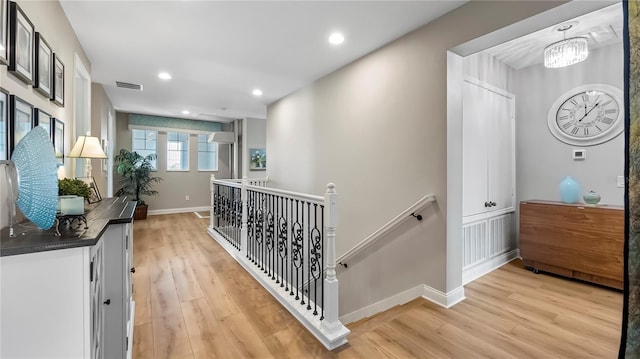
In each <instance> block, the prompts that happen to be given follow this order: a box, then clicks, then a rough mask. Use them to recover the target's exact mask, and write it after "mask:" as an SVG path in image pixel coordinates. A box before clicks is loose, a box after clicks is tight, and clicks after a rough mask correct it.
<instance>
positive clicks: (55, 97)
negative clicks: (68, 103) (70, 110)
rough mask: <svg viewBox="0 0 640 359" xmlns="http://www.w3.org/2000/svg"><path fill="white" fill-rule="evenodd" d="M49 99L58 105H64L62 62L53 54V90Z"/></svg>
mask: <svg viewBox="0 0 640 359" xmlns="http://www.w3.org/2000/svg"><path fill="white" fill-rule="evenodd" d="M51 101H53V103H55V104H56V105H58V106H61V107H64V64H63V63H62V61H60V58H59V57H58V56H57V55H56V54H53V92H52V93H51Z"/></svg>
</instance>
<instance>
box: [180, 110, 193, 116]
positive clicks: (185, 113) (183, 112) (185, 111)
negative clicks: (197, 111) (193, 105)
mask: <svg viewBox="0 0 640 359" xmlns="http://www.w3.org/2000/svg"><path fill="white" fill-rule="evenodd" d="M190 113H191V112H189V111H188V110H183V111H182V114H183V115H188V114H190Z"/></svg>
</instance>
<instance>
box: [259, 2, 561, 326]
mask: <svg viewBox="0 0 640 359" xmlns="http://www.w3.org/2000/svg"><path fill="white" fill-rule="evenodd" d="M559 3H560V2H537V1H518V2H503V1H497V2H490V1H481V2H470V3H468V4H466V5H464V6H462V7H460V8H458V9H456V10H454V11H453V12H451V13H449V14H447V15H445V16H444V17H442V18H440V19H438V20H436V21H434V22H432V23H430V24H428V25H426V26H424V27H422V28H420V29H418V30H416V31H415V32H412V33H410V34H408V35H406V36H404V37H402V38H400V39H398V40H397V41H394V42H392V43H390V44H388V45H387V46H385V47H383V48H381V49H379V50H377V51H374V52H373V53H371V54H369V55H367V56H365V57H363V58H361V59H359V60H357V61H355V62H354V63H352V64H350V65H348V66H345V67H344V68H342V69H340V70H338V71H336V72H334V73H332V74H330V75H328V76H326V77H324V78H322V79H320V80H318V81H317V82H315V83H314V84H312V85H310V86H307V87H305V88H303V89H301V90H299V91H297V92H295V93H293V94H291V95H289V96H287V97H285V98H283V99H282V100H280V101H278V102H276V103H274V104H272V105H270V106H269V107H268V111H267V148H268V150H269V157H270V162H269V166H268V169H267V174H268V176H269V178H270V180H272V182H273V184H274V185H275V186H277V187H280V188H286V189H290V190H294V191H301V192H310V193H315V194H322V193H323V192H324V186H325V184H326V183H328V182H335V183H336V185H337V191H338V193H339V194H340V202H339V203H340V204H339V205H340V215H339V225H338V228H337V237H336V241H337V243H336V250H337V254H338V255H340V254H342V253H344V252H345V251H347V250H348V249H350V248H352V247H353V246H355V245H356V244H357V243H358V242H360V241H362V240H363V239H364V238H366V237H367V236H368V235H369V234H371V233H372V232H374V231H375V230H377V229H378V228H380V227H381V226H382V225H383V224H384V223H386V222H388V221H389V220H390V219H392V218H393V217H395V216H396V215H397V214H399V213H400V212H402V211H403V210H404V209H406V208H407V207H409V206H410V205H411V204H413V203H414V202H415V201H417V200H418V199H419V198H421V197H422V196H424V195H425V194H427V193H434V194H435V195H436V198H437V204H436V205H435V207H433V208H430V209H429V210H427V211H425V212H426V213H425V214H426V218H425V221H423V222H422V223H417V222H415V221H413V222H407V223H408V224H407V226H409V227H410V228H408V227H403V228H402V229H398V230H397V233H394V237H395V239H394V244H393V245H389V246H386V247H384V246H383V247H382V248H380V249H379V250H380V251H381V252H380V254H379V255H369V256H368V257H366V258H361V259H359V260H360V261H361V263H364V262H366V265H360V264H358V265H356V264H354V265H353V266H352V265H351V263H350V267H349V269H347V270H346V272H342V273H341V274H340V290H341V296H340V297H341V302H340V312H341V314H345V313H349V312H351V311H352V310H355V309H358V308H361V307H363V306H365V305H368V304H371V303H375V302H377V301H379V300H383V299H385V298H387V297H388V294H389V293H391V292H397V291H398V290H400V287H404V288H405V289H406V288H407V287H410V286H412V285H413V284H415V283H425V284H427V285H428V286H430V287H432V288H435V289H437V290H440V291H442V292H445V293H446V292H447V291H448V290H451V289H454V288H455V287H456V286H459V285H461V275H459V276H458V277H459V278H457V279H456V280H455V281H452V283H453V288H452V286H451V285H449V283H448V282H447V273H446V265H447V263H446V262H447V257H446V251H447V238H446V216H445V213H446V207H447V176H446V173H447V167H446V160H447V156H446V153H447V143H446V138H447V91H446V89H447V83H446V81H447V49H449V48H451V47H453V46H456V45H458V44H461V43H463V42H466V41H469V40H471V39H473V38H476V37H478V36H480V35H483V34H486V33H488V32H491V31H493V30H496V29H498V28H500V27H502V26H506V25H508V24H510V23H513V22H515V21H519V20H521V19H523V18H526V17H529V16H531V15H533V14H536V13H538V12H540V11H544V10H546V9H549V8H552V7H554V6H557V5H558V4H559ZM387 248H389V249H388V250H387ZM354 261H355V259H354ZM394 264H395V265H394ZM358 267H359V268H361V269H358ZM387 268H388V269H393V273H394V274H390V273H388V272H387ZM383 272H384V273H385V277H384V279H385V280H381V273H383Z"/></svg>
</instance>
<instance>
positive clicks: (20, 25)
mask: <svg viewBox="0 0 640 359" xmlns="http://www.w3.org/2000/svg"><path fill="white" fill-rule="evenodd" d="M34 35H35V27H34V26H33V23H32V22H31V20H29V18H28V17H27V15H26V14H25V13H24V12H23V11H22V9H21V8H20V6H18V4H16V3H15V2H14V1H11V2H9V72H11V73H12V74H13V75H14V76H16V77H17V78H19V79H20V80H22V81H24V82H26V83H27V84H28V85H32V84H33V73H34V70H33V67H34V66H33V59H34V56H33V52H34V51H33V50H34V48H35V47H34Z"/></svg>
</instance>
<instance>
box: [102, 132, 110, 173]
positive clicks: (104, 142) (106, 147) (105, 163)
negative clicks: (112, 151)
mask: <svg viewBox="0 0 640 359" xmlns="http://www.w3.org/2000/svg"><path fill="white" fill-rule="evenodd" d="M102 150H103V151H104V153H106V154H107V156H109V140H107V139H104V138H103V139H102ZM108 161H109V159H108V158H106V159H104V160H102V171H103V172H107V171H108V168H107V166H108Z"/></svg>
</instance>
